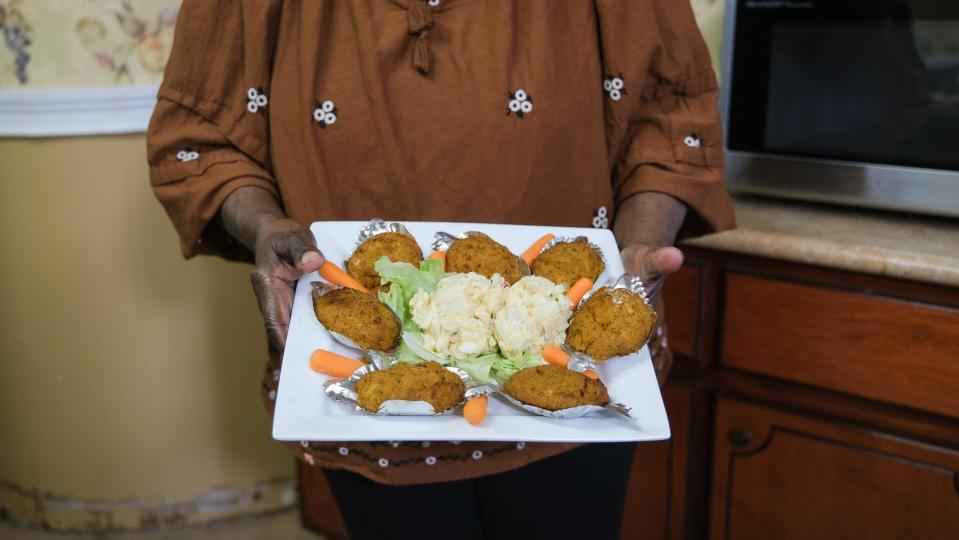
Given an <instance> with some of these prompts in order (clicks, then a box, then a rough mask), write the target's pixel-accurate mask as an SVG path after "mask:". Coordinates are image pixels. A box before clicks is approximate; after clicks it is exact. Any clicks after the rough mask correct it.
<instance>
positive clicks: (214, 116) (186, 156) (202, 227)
mask: <svg viewBox="0 0 959 540" xmlns="http://www.w3.org/2000/svg"><path fill="white" fill-rule="evenodd" d="M281 3H282V2H281V1H280V0H244V1H242V2H240V1H234V0H185V1H184V2H183V4H182V7H181V8H180V14H179V16H178V17H177V25H176V33H175V36H174V41H173V50H172V52H171V56H170V60H169V62H168V64H167V68H166V72H165V74H164V79H163V83H162V84H161V86H160V90H159V93H158V95H157V105H156V109H155V110H154V112H153V117H152V119H151V120H150V126H149V128H148V131H147V156H148V161H149V165H150V183H151V186H152V188H153V192H154V194H155V195H156V197H157V199H159V200H160V202H161V203H162V204H163V207H164V208H165V209H166V211H167V214H169V216H170V219H171V221H172V222H173V225H174V227H175V228H176V230H177V232H178V234H179V236H180V247H181V249H182V251H183V255H184V256H185V257H188V258H189V257H192V256H194V255H196V254H198V253H208V254H218V255H222V256H224V257H227V258H231V259H248V258H249V256H250V255H249V252H248V251H247V250H246V249H245V248H243V246H241V245H240V244H239V243H238V242H236V241H234V240H233V239H232V238H230V237H229V236H228V235H227V234H226V233H225V232H224V231H223V230H222V229H221V228H220V227H219V225H217V223H216V220H214V217H215V216H216V214H217V212H218V211H219V209H220V206H221V205H222V204H223V201H224V200H225V199H226V198H227V196H228V195H229V194H230V193H232V192H233V191H235V190H236V189H238V188H240V187H243V186H258V187H261V188H263V189H266V190H267V191H269V192H270V193H272V194H273V195H274V196H275V197H277V198H279V196H278V191H277V188H276V183H275V181H274V179H273V175H272V170H271V164H270V152H269V107H270V105H269V95H270V73H271V62H272V58H273V49H274V46H275V39H276V28H277V25H278V22H279V20H278V19H279V12H280V6H281Z"/></svg>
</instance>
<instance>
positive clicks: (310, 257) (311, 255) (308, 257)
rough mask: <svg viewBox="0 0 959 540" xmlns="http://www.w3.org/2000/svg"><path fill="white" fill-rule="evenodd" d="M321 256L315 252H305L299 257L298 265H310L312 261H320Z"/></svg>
mask: <svg viewBox="0 0 959 540" xmlns="http://www.w3.org/2000/svg"><path fill="white" fill-rule="evenodd" d="M320 258H321V256H320V254H319V253H317V252H315V251H307V252H306V253H304V254H303V256H302V257H300V264H310V263H311V262H313V261H318V260H320Z"/></svg>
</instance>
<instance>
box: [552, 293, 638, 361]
mask: <svg viewBox="0 0 959 540" xmlns="http://www.w3.org/2000/svg"><path fill="white" fill-rule="evenodd" d="M655 324H656V313H655V312H654V311H653V310H652V308H650V307H649V306H648V305H646V302H644V301H643V299H642V297H641V296H639V295H638V294H636V293H634V292H630V291H628V290H626V289H611V288H603V289H599V290H598V291H596V293H594V294H593V295H592V296H590V297H589V298H587V299H586V302H584V303H583V305H582V306H580V308H579V309H578V310H577V311H576V314H575V315H573V318H572V319H570V320H569V328H568V329H567V330H566V343H567V344H569V346H570V347H572V348H573V349H575V350H577V351H579V352H582V353H586V354H588V355H589V356H592V357H593V358H594V359H596V361H598V362H603V361H605V360H607V359H609V358H612V357H614V356H623V355H626V354H630V353H634V352H636V351H638V350H639V349H640V348H642V346H643V345H645V344H646V341H647V340H648V339H649V336H650V334H651V333H652V331H653V326H654V325H655Z"/></svg>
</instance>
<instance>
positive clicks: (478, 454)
mask: <svg viewBox="0 0 959 540" xmlns="http://www.w3.org/2000/svg"><path fill="white" fill-rule="evenodd" d="M482 457H483V451H482V450H473V459H480V458H482Z"/></svg>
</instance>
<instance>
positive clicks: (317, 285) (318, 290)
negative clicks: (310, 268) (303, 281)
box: [310, 281, 403, 353]
mask: <svg viewBox="0 0 959 540" xmlns="http://www.w3.org/2000/svg"><path fill="white" fill-rule="evenodd" d="M310 286H311V287H312V292H311V295H312V298H313V301H314V302H315V301H316V299H317V298H320V297H321V296H323V295H325V294H328V293H330V292H332V291H335V290H336V289H341V288H342V287H340V286H339V285H333V284H332V283H327V282H325V281H311V282H310ZM377 301H379V299H377ZM387 307H389V306H387ZM389 312H390V314H391V315H393V318H394V319H395V320H396V324H397V326H398V327H399V328H401V329H402V328H403V321H401V320H400V318H399V316H398V315H397V314H396V313H395V312H394V311H393V310H392V309H390V310H389ZM317 322H319V319H317ZM322 324H323V323H320V325H322ZM323 328H326V327H325V326H324V327H323ZM326 331H327V332H329V333H330V335H331V336H333V339H335V340H336V341H338V342H339V343H342V344H343V345H346V346H347V347H350V348H353V349H359V350H361V351H367V352H371V351H368V350H367V349H364V348H363V347H360V346H359V345H358V344H357V343H356V342H354V341H353V340H352V339H350V338H348V337H346V336H344V335H343V334H341V333H339V332H334V331H333V330H330V329H329V328H326ZM397 341H399V340H397ZM397 346H398V345H397ZM394 349H395V348H394ZM392 350H393V349H391V350H390V351H384V352H387V353H389V352H392ZM373 352H375V351H373Z"/></svg>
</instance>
